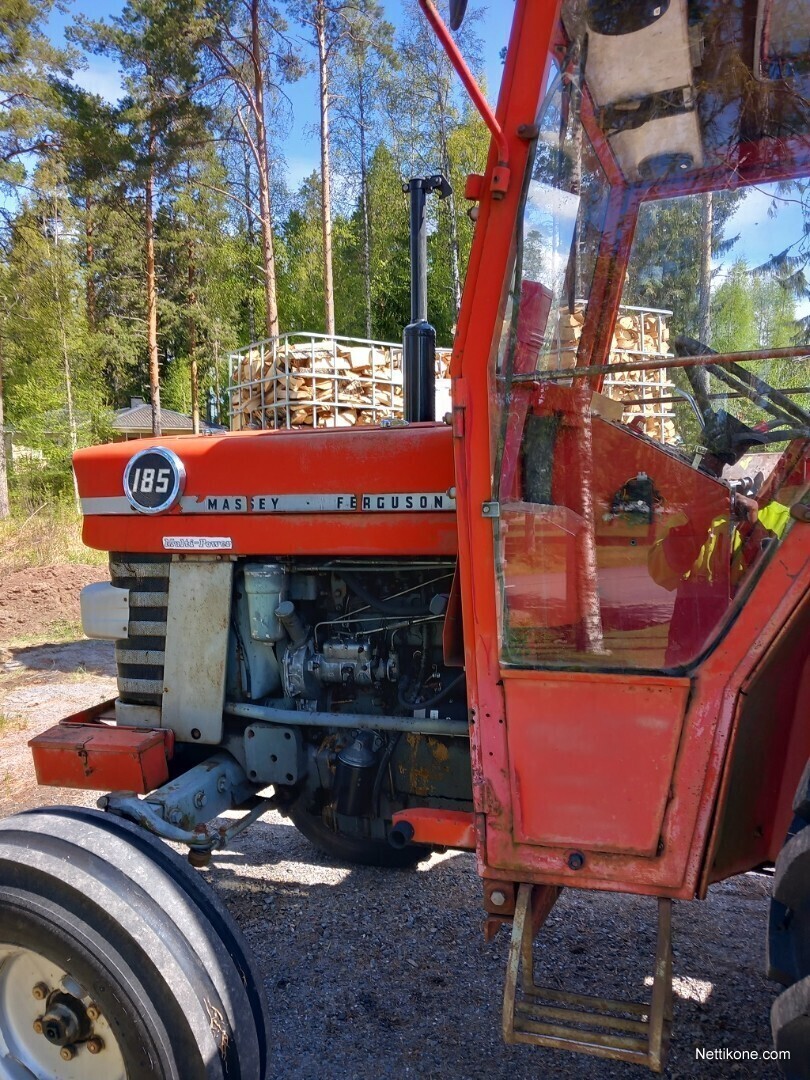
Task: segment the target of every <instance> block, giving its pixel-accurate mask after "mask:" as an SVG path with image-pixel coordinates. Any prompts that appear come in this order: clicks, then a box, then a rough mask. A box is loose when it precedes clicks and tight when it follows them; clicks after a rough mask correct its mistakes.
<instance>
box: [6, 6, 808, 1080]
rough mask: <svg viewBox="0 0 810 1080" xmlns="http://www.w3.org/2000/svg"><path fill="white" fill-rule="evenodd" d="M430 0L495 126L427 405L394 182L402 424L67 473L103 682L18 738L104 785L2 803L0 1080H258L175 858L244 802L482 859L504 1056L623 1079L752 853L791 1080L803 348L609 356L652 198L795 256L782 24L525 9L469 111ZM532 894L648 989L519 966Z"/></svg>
mask: <svg viewBox="0 0 810 1080" xmlns="http://www.w3.org/2000/svg"><path fill="white" fill-rule="evenodd" d="M420 6H421V8H422V10H423V13H424V15H425V17H426V18H427V19H428V20H429V21H430V23H431V25H432V27H433V28H434V30H435V32H436V34H437V35H438V36H439V38H440V39H441V41H442V44H443V45H444V47H445V49H446V50H447V52H448V54H449V56H450V58H451V60H452V62H453V64H454V66H455V68H456V70H457V71H458V73H459V75H460V76H461V78H462V80H463V81H464V82H465V85H466V86H467V89H468V91H469V92H470V94H471V96H472V97H473V100H474V101H475V103H476V105H477V107H478V108H479V109H480V111H481V113H482V115H483V117H484V119H485V121H486V123H487V125H488V126H489V128H490V130H491V132H492V146H491V151H490V155H489V161H488V165H487V169H486V172H485V174H484V175H482V176H472V177H470V178H469V181H468V183H467V190H466V196H467V198H468V199H469V200H470V202H471V203H472V204H473V205H472V211H471V212H472V216H473V218H474V219H475V220H476V228H475V239H474V245H473V249H472V256H471V260H470V265H469V271H468V274H467V279H466V286H465V290H464V298H463V304H462V309H461V315H460V319H459V324H458V330H457V335H456V339H455V345H454V351H453V357H452V367H451V379H452V411H451V413H450V414H449V415H448V416H446V417H445V418H443V419H438V420H437V419H435V418H434V415H433V413H434V398H433V379H434V356H433V353H434V347H435V335H434V333H433V331H432V329H431V327H430V325H429V324H428V322H427V320H426V307H425V290H424V281H425V276H424V275H425V270H424V244H425V201H426V197H427V195H428V194H429V192H430V191H431V190H432V189H435V188H437V187H438V188H439V190H440V192H441V190H442V183H441V180H440V178H437V177H430V178H427V179H424V180H419V179H416V180H412V181H410V183H408V184H406V188H407V189H408V190H409V192H410V197H411V200H412V220H413V225H414V229H413V237H412V249H413V256H414V265H413V267H412V276H413V283H412V291H413V296H412V300H413V323H412V324H411V325H410V326H409V327H408V328H407V329H406V331H405V338H404V359H403V369H404V394H405V415H404V420H400V421H395V422H391V423H388V424H387V425H386V424H380V425H377V426H374V425H370V426H367V427H362V428H352V429H347V430H337V429H329V428H324V429H309V430H266V431H245V432H239V433H230V434H222V435H212V436H190V437H186V438H172V439H149V440H143V441H141V442H138V443H131V442H125V443H119V444H116V445H110V446H98V447H93V448H90V449H86V450H81V451H80V452H79V453H77V454H76V457H75V470H76V475H77V477H78V484H79V490H80V493H81V499H82V506H83V512H84V540H85V542H86V543H87V544H88V545H89V546H90V547H92V548H96V549H99V550H102V551H108V552H109V566H110V582H109V584H107V583H102V584H100V585H95V586H91V587H90V588H89V589H87V590H85V592H84V593H83V595H82V610H83V621H84V627H85V631H86V633H87V634H88V635H89V636H91V637H102V638H109V639H113V640H114V641H115V655H116V661H117V668H118V697H117V698H116V699H115V700H114V701H112V702H109V703H107V704H106V705H102V706H99V707H97V708H94V709H90V710H88V711H86V712H83V713H80V714H79V715H75V716H70V717H68V718H66V719H65V720H63V721H62V722H61V723H59V724H58V725H57V726H56V727H54V728H52V729H51V730H48V731H45V732H44V733H43V734H40V735H38V736H37V737H36V738H34V739H33V741H32V744H31V749H32V753H33V756H34V762H35V764H36V769H37V776H38V779H39V782H40V783H41V784H46V785H57V786H59V787H63V788H64V787H68V788H70V787H73V788H77V789H93V790H97V791H100V792H101V793H102V794H101V795H100V797H99V799H98V806H99V809H98V810H88V809H84V808H81V807H76V806H60V807H53V808H47V809H38V810H34V811H29V812H26V813H21V814H18V815H15V816H13V817H11V818H8V819H7V820H5V821H3V822H0V1076H2V1077H3V1078H9V1080H10V1078H15V1080H16V1078H21V1077H37V1078H60V1080H72V1078H76V1080H92V1078H94V1077H98V1078H104V1080H114V1078H124V1077H126V1078H127V1080H136V1078H137V1080H141V1078H147V1077H148V1078H158V1077H159V1078H162V1080H163V1078H166V1080H168V1078H178V1080H179V1078H182V1080H191V1078H196V1077H209V1078H214V1077H219V1078H222V1080H224V1078H228V1080H237V1078H241V1080H257V1078H261V1077H264V1076H265V1075H266V1073H267V1070H268V1068H271V1067H272V1062H273V1055H274V1049H273V1045H272V1041H271V1040H270V1038H269V1036H268V1034H267V1027H266V1022H265V1019H266V1007H265V1003H264V999H263V995H262V991H261V984H260V980H259V979H258V977H257V975H256V972H255V970H254V966H253V960H252V958H251V956H250V955H249V951H248V949H247V946H246V944H245V942H244V940H243V939H242V937H241V936H240V933H239V931H238V929H237V928H236V926H235V925H234V924H233V922H232V920H231V919H230V918H229V916H228V915H227V913H226V912H225V911H224V909H223V907H222V906H221V905H220V903H219V902H218V901H217V899H216V898H215V896H214V894H213V892H212V890H211V889H210V888H209V887H208V885H207V884H206V883H205V882H204V881H203V880H202V879H201V877H200V875H199V872H198V870H196V869H195V867H199V866H202V865H204V864H205V863H206V862H207V861H208V860H209V859H210V858H211V857H212V855H213V857H214V858H216V852H217V851H218V850H219V849H221V848H222V847H224V846H225V845H227V844H228V843H229V842H230V841H231V840H232V839H233V838H234V836H236V835H237V834H238V833H239V832H240V831H241V830H242V829H244V828H246V827H248V826H249V825H250V823H251V822H253V821H255V820H256V819H257V818H258V817H260V815H261V814H263V813H264V812H265V811H267V810H268V809H270V808H272V809H276V810H278V811H281V812H282V813H283V814H285V815H288V816H289V818H290V819H291V820H292V822H293V823H294V825H295V826H296V827H297V828H298V829H300V830H301V832H302V833H303V834H304V835H305V836H306V837H307V838H308V839H309V840H311V841H312V842H313V843H314V844H316V845H318V846H319V847H320V848H322V849H323V850H325V851H326V852H329V853H331V854H332V855H333V856H335V857H337V858H338V859H341V860H345V861H348V862H355V863H365V864H371V865H375V866H380V867H407V866H411V865H413V864H415V863H417V862H418V861H419V860H420V859H423V858H425V857H426V856H427V855H428V854H429V853H430V852H431V850H433V849H435V848H438V847H440V848H457V849H461V850H464V849H467V850H470V851H475V854H476V859H477V865H478V870H479V873H480V875H481V877H482V878H483V906H484V911H485V915H486V921H485V930H486V933H487V935H488V936H489V935H492V934H494V932H495V931H496V930H497V929H498V928H499V927H500V926H502V925H504V924H506V925H507V926H508V927H510V928H511V929H510V932H511V946H510V952H509V959H508V966H507V971H506V981H505V992H504V1005H503V1033H504V1037H505V1039H506V1041H507V1042H512V1043H515V1042H520V1043H529V1044H533V1045H538V1046H545V1047H555V1048H558V1049H559V1050H574V1051H580V1052H584V1053H587V1054H593V1055H599V1056H603V1057H608V1058H613V1059H619V1060H623V1061H630V1062H637V1063H641V1064H645V1065H647V1066H648V1067H650V1068H651V1069H653V1070H656V1071H661V1070H662V1069H663V1068H664V1062H665V1057H666V1049H667V1043H668V1040H669V1034H670V1024H671V993H672V950H671V940H670V928H671V909H672V902H673V901H674V900H693V899H701V898H703V897H705V895H706V892H707V890H708V888H709V886H710V885H711V884H712V883H713V882H717V881H720V880H722V879H724V878H727V877H729V876H731V875H734V874H740V873H742V872H745V871H748V870H751V869H754V868H758V867H765V866H769V865H772V864H775V872H774V878H773V894H774V898H773V903H772V912H771V919H770V931H769V940H768V952H767V963H768V967H769V974H770V976H771V977H772V978H773V979H774V980H778V981H780V982H781V983H782V984H783V985H784V989H783V990H782V992H781V993H780V996H779V997H778V998H777V999H776V1001H775V1003H774V1005H773V1010H772V1028H773V1036H774V1040H775V1045H776V1047H777V1048H778V1049H779V1050H781V1051H783V1052H784V1053H783V1055H782V1056H783V1058H784V1060H783V1062H782V1064H783V1067H784V1069H785V1071H786V1073H787V1074H788V1075H789V1076H791V1077H808V1076H810V771H809V770H808V767H807V763H808V758H810V723H809V722H808V708H810V645H808V642H810V531H809V530H810V498H809V497H808V482H807V455H808V447H809V446H810V412H808V409H809V408H810V381H809V376H808V373H807V368H806V360H807V357H808V355H810V346H808V345H803V344H799V345H795V346H793V345H782V346H780V347H778V348H776V347H772V346H771V345H769V344H768V343H767V341H766V342H765V344H764V345H763V346H762V347H761V348H758V349H756V350H754V351H750V350H749V351H746V352H736V353H728V352H723V351H722V349H719V348H713V347H712V342H711V341H700V340H697V339H696V338H694V337H691V338H687V337H684V336H677V335H676V334H675V333H673V336H672V339H671V341H670V342H669V345H670V349H668V350H664V352H665V355H663V356H661V357H659V358H658V359H653V358H651V357H650V356H649V354H648V352H647V351H646V350H645V348H644V345H643V344H641V345H640V346H638V347H637V348H636V349H633V348H629V349H627V350H626V351H625V354H624V359H622V360H621V361H616V359H615V356H613V355H612V352H611V350H612V349H613V342H614V335H615V334H616V333H617V321H621V317H620V315H619V312H620V305H621V304H622V303H623V302H624V303H625V304H627V303H628V301H629V303H630V305H631V306H632V302H633V294H632V291H628V290H632V289H633V288H640V287H641V284H643V282H642V283H641V284H640V276H641V270H640V269H639V268H640V267H642V268H643V269H644V273H646V274H648V276H649V277H650V278H654V277H655V275H656V273H658V274H659V275H660V274H661V273H663V272H666V273H670V272H671V271H672V266H671V265H670V263H672V262H675V263H677V260H678V259H679V258H681V257H683V258H686V257H687V256H688V255H689V250H688V249H689V244H688V243H687V239H686V237H685V236H684V237H680V236H678V235H669V236H668V235H667V234H666V230H670V232H672V231H673V230H675V231H677V227H676V225H673V222H677V221H678V220H679V218H678V216H677V214H676V213H674V211H675V210H677V208H678V207H681V208H683V207H684V206H686V207H690V206H693V207H696V208H699V209H700V208H702V209H701V212H703V213H706V212H707V211H709V212H710V211H711V208H712V205H713V204H712V200H714V207H715V210H717V207H720V206H721V205H724V204H723V200H729V199H730V198H731V197H732V196H733V195H735V194H736V195H737V196H739V197H740V200H742V197H743V196H745V197H747V198H748V197H752V195H751V193H752V192H753V193H755V194H758V195H759V197H760V198H762V197H763V192H764V193H766V196H767V199H772V200H774V203H773V204H774V206H777V205H784V206H792V207H793V209H792V210H791V211H790V212H789V214H788V218H787V226H786V225H782V224H779V223H780V222H782V221H783V218H784V215H777V216H776V217H775V218H774V219H773V225H772V226H771V228H772V231H773V234H774V245H777V244H779V243H780V242H781V239H782V237H781V236H780V235H779V230H780V229H782V231H783V232H784V230H785V229H786V228H787V227H788V226H790V228H792V229H793V233H791V235H790V236H787V239H785V240H784V243H783V244H782V246H781V247H779V248H775V250H782V249H783V248H784V249H785V250H786V251H788V252H789V254H788V257H787V258H786V260H783V267H784V266H787V267H788V268H789V269H790V268H792V270H793V273H794V274H795V273H797V272H799V270H800V269H801V266H802V265H803V263H802V252H803V251H804V250H805V245H806V235H805V233H806V231H807V228H808V226H807V222H808V220H810V214H808V206H807V194H806V193H807V190H808V187H807V185H808V178H810V5H808V3H807V0H733V2H729V0H564V2H562V3H559V2H556V3H555V2H554V0H517V2H516V3H515V5H514V25H513V29H512V33H511V40H510V44H509V48H508V51H507V54H506V59H505V67H504V72H503V85H502V87H501V91H500V97H499V102H498V106H497V110H496V111H495V112H492V111H491V110H490V109H489V107H488V106H487V104H486V102H485V100H484V99H483V97H482V95H481V94H480V92H479V91H478V90H477V88H476V87H475V85H474V83H473V81H472V78H471V76H470V74H469V72H468V70H467V69H466V67H465V66H464V62H463V60H462V58H461V56H460V54H459V52H458V50H457V47H456V45H455V43H454V39H453V38H452V37H451V35H450V33H449V31H448V29H447V28H446V27H445V25H444V23H443V22H442V21H441V19H440V18H439V15H438V13H437V11H436V9H435V8H434V6H433V4H432V3H431V0H420ZM450 6H451V19H450V22H451V27H452V29H458V26H459V25H460V22H461V19H462V17H463V15H464V9H465V7H466V4H465V3H464V2H463V0H456V2H455V3H452V4H451V5H450ZM709 196H711V198H710V197H709ZM780 200H781V203H780ZM766 201H767V200H766ZM740 205H742V206H744V205H745V202H744V201H741V202H740ZM668 211H672V212H668ZM762 213H763V215H764V214H765V210H763V211H762ZM791 214H792V215H793V216H792V217H791V216H790V215H791ZM708 220H709V225H708V226H707V227H708V228H711V225H710V220H711V218H710V216H709V217H708ZM662 241H667V243H663V244H662ZM656 244H658V249H657V250H665V251H666V259H667V260H668V262H667V265H666V266H664V267H662V266H661V259H660V258H659V261H658V263H657V264H653V265H651V264H650V260H649V258H648V259H647V261H646V263H645V261H644V259H645V255H644V251H645V250H647V251H650V250H653V249H655V245H656ZM644 245H646V249H645V247H644ZM715 261H716V260H715ZM699 262H700V260H699V259H698V260H696V261H695V267H696V269H695V277H694V281H693V284H692V286H690V288H692V292H693V295H696V294H697V292H698V290H699V281H698V276H697V272H698V264H699ZM704 269H705V268H704ZM671 306H672V307H673V308H675V307H677V304H676V303H675V302H674V301H673V303H672V305H671ZM623 310H625V309H623ZM575 325H576V333H571V332H570V331H571V328H572V327H574V326H575ZM642 335H643V330H642ZM662 371H663V372H664V373H665V375H666V377H665V378H663V379H659V380H658V382H657V383H656V382H655V379H653V376H656V377H657V376H659V375H660V374H661V372H662ZM617 375H619V376H622V378H623V379H624V382H623V383H622V385H623V386H624V390H623V391H622V395H621V398H620V400H619V401H618V402H617V400H616V396H615V393H614V394H613V395H612V396H610V397H609V396H608V394H607V393H606V392H605V390H606V388H607V387H608V383H606V380H607V379H608V377H610V378H611V379H614V384H615V378H616V376H617ZM651 384H654V385H657V386H658V387H659V388H658V390H651V389H650V385H651ZM617 403H618V411H617V410H616V405H617ZM650 404H653V405H667V406H668V408H669V413H668V415H671V416H672V417H673V418H674V419H673V420H672V422H671V423H670V424H665V425H664V428H663V430H662V432H657V433H655V432H654V433H652V434H651V432H650V428H649V425H647V424H646V421H645V419H644V417H645V416H646V415H647V413H645V411H644V410H645V409H646V408H647V406H649V405H650ZM751 462H753V465H751V464H750V463H751ZM240 809H241V812H242V813H241V816H235V815H233V814H229V815H228V816H227V817H226V818H224V819H223V818H222V817H221V815H222V814H223V813H224V812H225V811H234V810H240ZM217 819H219V820H217ZM223 822H224V823H223ZM164 841H169V842H172V843H173V844H174V845H175V846H174V847H169V846H168V844H167V843H165V842H164ZM177 844H181V845H186V846H187V849H188V858H187V859H186V858H183V857H181V856H180V855H179V854H178V853H177V850H178V849H177V846H176V845H177ZM562 889H601V890H608V891H612V892H617V893H634V894H642V895H647V896H651V897H655V898H657V902H658V936H657V949H656V953H655V957H654V961H653V960H652V958H651V965H652V978H651V979H650V980H649V983H650V984H651V987H652V989H651V994H650V998H649V1000H648V1001H630V1000H623V999H622V997H621V992H622V988H621V987H617V988H616V994H615V999H613V998H611V999H605V998H604V997H603V996H600V995H596V994H594V995H593V996H588V995H587V994H582V993H572V992H569V991H566V990H565V989H559V988H551V987H547V986H544V985H543V984H542V980H541V979H539V978H538V976H537V975H536V974H535V972H534V967H533V942H534V939H535V937H536V935H537V934H538V932H539V931H540V928H541V926H542V924H543V921H544V919H545V917H546V916H547V915H548V913H549V911H550V910H551V908H552V907H553V905H554V903H555V901H556V899H557V897H558V896H559V894H560V892H561V890H562ZM541 940H542V938H541ZM730 962H732V963H733V959H732V960H731V961H730ZM558 974H564V973H558Z"/></svg>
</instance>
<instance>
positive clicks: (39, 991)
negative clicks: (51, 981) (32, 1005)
mask: <svg viewBox="0 0 810 1080" xmlns="http://www.w3.org/2000/svg"><path fill="white" fill-rule="evenodd" d="M31 993H32V994H33V995H34V997H35V998H36V999H37V1001H43V1000H44V999H45V998H46V997H47V996H48V987H47V986H46V985H45V983H44V982H38V983H37V984H36V986H35V987H34V988H33V990H32V991H31Z"/></svg>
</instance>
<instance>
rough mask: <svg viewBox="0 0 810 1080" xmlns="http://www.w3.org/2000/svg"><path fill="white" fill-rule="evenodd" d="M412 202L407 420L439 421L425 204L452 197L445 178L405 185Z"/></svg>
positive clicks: (405, 350)
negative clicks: (429, 309)
mask: <svg viewBox="0 0 810 1080" xmlns="http://www.w3.org/2000/svg"><path fill="white" fill-rule="evenodd" d="M402 190H403V192H404V193H405V194H406V195H410V200H411V321H410V323H409V324H408V325H407V326H406V327H405V331H404V334H403V339H402V381H403V393H404V398H405V419H406V420H407V421H408V423H411V424H413V423H420V422H421V421H424V420H435V419H436V388H435V381H436V331H435V329H434V328H433V327H432V326H431V324H430V323H429V322H428V318H427V224H426V221H425V204H426V202H427V196H428V195H429V194H430V193H431V192H434V191H436V192H438V193H439V198H440V199H446V198H447V197H448V195H452V194H453V189H452V188H451V187H450V184H449V183H448V181H447V180H446V179H445V177H444V176H441V175H437V176H428V177H413V178H412V179H411V180H409V181H408V183H407V184H403V185H402Z"/></svg>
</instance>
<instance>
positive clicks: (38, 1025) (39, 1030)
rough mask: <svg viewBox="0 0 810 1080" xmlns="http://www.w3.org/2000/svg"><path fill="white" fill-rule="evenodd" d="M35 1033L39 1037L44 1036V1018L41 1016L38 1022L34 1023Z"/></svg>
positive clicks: (37, 1019)
mask: <svg viewBox="0 0 810 1080" xmlns="http://www.w3.org/2000/svg"><path fill="white" fill-rule="evenodd" d="M34 1031H35V1032H36V1033H37V1035H41V1034H42V1017H41V1016H38V1017H37V1018H36V1020H35V1021H34Z"/></svg>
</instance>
